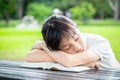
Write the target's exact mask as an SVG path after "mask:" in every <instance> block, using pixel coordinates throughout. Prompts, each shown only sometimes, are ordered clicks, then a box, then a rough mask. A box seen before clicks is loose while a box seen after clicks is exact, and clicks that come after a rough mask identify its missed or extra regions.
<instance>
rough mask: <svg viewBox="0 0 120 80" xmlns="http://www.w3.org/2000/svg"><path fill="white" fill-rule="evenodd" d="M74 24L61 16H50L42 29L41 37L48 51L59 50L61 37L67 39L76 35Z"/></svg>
mask: <svg viewBox="0 0 120 80" xmlns="http://www.w3.org/2000/svg"><path fill="white" fill-rule="evenodd" d="M75 27H76V24H75V23H74V22H73V21H72V20H71V19H69V18H67V17H65V16H62V15H52V16H50V17H49V18H48V19H47V20H46V21H45V23H44V24H43V27H42V36H43V39H44V41H45V43H46V45H47V47H48V48H49V49H50V50H59V45H60V41H61V39H62V38H63V37H65V38H68V37H70V36H73V34H77V33H78V32H77V31H76V30H77V28H75Z"/></svg>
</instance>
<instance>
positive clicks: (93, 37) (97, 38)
mask: <svg viewBox="0 0 120 80" xmlns="http://www.w3.org/2000/svg"><path fill="white" fill-rule="evenodd" d="M81 36H82V37H83V39H85V40H87V41H88V40H89V41H91V40H92V41H101V40H102V41H106V42H108V40H107V39H106V38H105V37H104V36H102V35H99V34H93V33H81Z"/></svg>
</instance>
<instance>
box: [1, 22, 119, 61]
mask: <svg viewBox="0 0 120 80" xmlns="http://www.w3.org/2000/svg"><path fill="white" fill-rule="evenodd" d="M103 23H104V22H102V23H101V22H99V24H102V25H98V24H97V23H95V25H94V24H93V23H90V24H89V25H80V24H79V25H80V27H79V28H80V30H81V32H87V33H95V34H100V35H102V36H104V37H105V38H106V39H108V40H109V41H110V43H111V47H112V49H113V51H114V53H115V57H116V58H117V60H118V61H120V45H119V44H120V24H119V22H118V23H116V24H114V25H110V24H107V23H106V24H104V25H103ZM112 24H113V23H112ZM0 25H1V23H0ZM39 39H42V36H41V33H40V29H16V28H14V27H10V28H0V59H11V60H22V59H23V58H24V56H25V55H26V54H27V53H28V52H29V50H30V48H31V46H32V44H33V43H34V42H35V41H36V40H39Z"/></svg>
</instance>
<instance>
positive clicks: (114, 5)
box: [108, 0, 120, 20]
mask: <svg viewBox="0 0 120 80" xmlns="http://www.w3.org/2000/svg"><path fill="white" fill-rule="evenodd" d="M108 3H109V5H110V7H111V9H112V10H113V12H114V20H118V19H119V14H120V13H119V9H120V0H108Z"/></svg>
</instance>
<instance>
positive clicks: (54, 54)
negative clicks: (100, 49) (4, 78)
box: [24, 42, 99, 67]
mask: <svg viewBox="0 0 120 80" xmlns="http://www.w3.org/2000/svg"><path fill="white" fill-rule="evenodd" d="M40 45H41V43H40V42H37V43H35V44H34V45H33V47H32V49H31V51H30V52H29V53H28V54H27V56H26V57H25V59H24V60H25V61H27V62H57V63H60V64H62V65H63V66H66V67H70V66H77V65H84V66H90V67H91V66H92V67H94V66H95V64H96V63H95V62H96V61H98V60H99V56H98V55H96V54H95V53H94V52H92V51H90V50H86V51H83V52H81V53H76V54H68V53H65V52H63V51H47V50H43V48H40V47H41V46H40ZM91 63H94V64H91Z"/></svg>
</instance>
